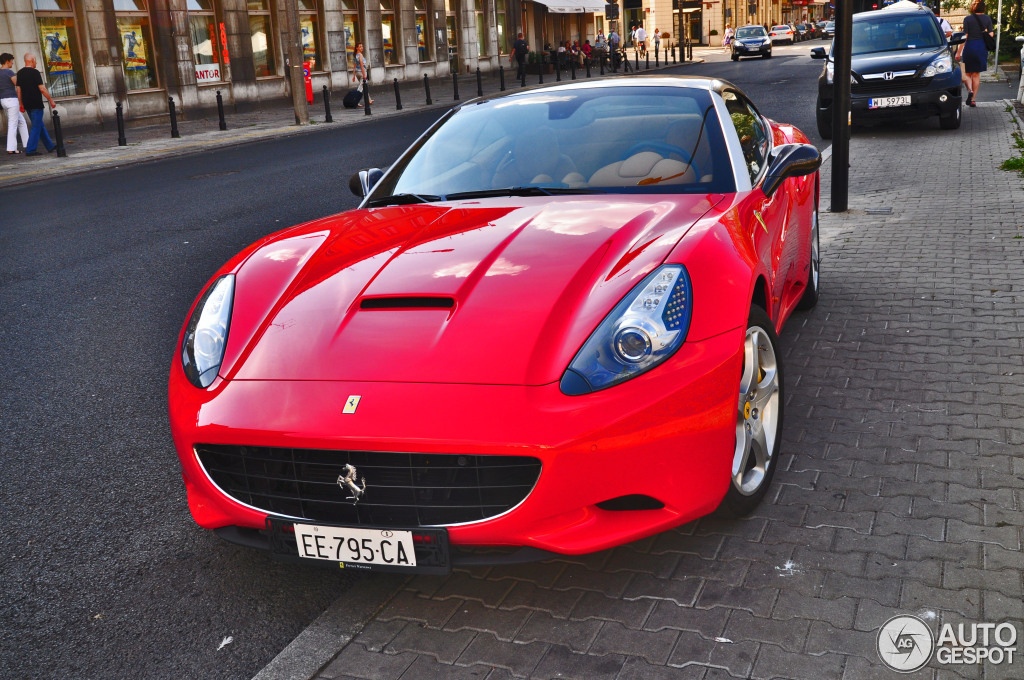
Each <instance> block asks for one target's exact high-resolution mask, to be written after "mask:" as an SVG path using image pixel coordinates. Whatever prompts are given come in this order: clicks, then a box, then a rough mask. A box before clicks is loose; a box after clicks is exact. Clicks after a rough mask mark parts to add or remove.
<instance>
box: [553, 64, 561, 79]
mask: <svg viewBox="0 0 1024 680" xmlns="http://www.w3.org/2000/svg"><path fill="white" fill-rule="evenodd" d="M555 81H556V82H559V83H560V82H562V65H561V64H555Z"/></svg>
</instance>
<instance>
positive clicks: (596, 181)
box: [589, 151, 697, 187]
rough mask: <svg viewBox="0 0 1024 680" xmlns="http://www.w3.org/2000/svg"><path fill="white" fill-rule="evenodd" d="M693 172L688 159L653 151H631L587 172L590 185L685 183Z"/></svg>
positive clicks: (632, 185) (693, 174)
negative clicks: (666, 155) (592, 171)
mask: <svg viewBox="0 0 1024 680" xmlns="http://www.w3.org/2000/svg"><path fill="white" fill-rule="evenodd" d="M696 181H697V175H696V173H694V171H693V169H692V168H691V167H690V164H689V163H684V162H683V161H680V160H676V159H673V158H663V157H662V156H661V155H660V154H656V153H654V152H653V151H641V152H640V153H635V154H633V155H632V156H630V157H629V158H627V159H626V160H624V161H617V162H615V163H611V164H609V165H606V166H604V167H603V168H600V169H599V170H598V171H597V172H595V173H594V174H593V175H591V176H590V182H589V184H590V186H594V187H634V186H650V185H659V184H663V185H671V184H689V183H691V182H696Z"/></svg>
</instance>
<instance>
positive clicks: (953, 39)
mask: <svg viewBox="0 0 1024 680" xmlns="http://www.w3.org/2000/svg"><path fill="white" fill-rule="evenodd" d="M966 41H967V34H966V33H964V32H963V31H957V32H956V33H954V34H953V35H951V36H949V44H950V45H959V44H961V43H964V42H966Z"/></svg>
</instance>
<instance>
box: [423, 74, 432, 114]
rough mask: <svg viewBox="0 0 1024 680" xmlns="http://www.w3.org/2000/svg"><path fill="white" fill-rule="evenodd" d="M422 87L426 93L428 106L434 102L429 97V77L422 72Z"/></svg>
mask: <svg viewBox="0 0 1024 680" xmlns="http://www.w3.org/2000/svg"><path fill="white" fill-rule="evenodd" d="M423 89H424V91H426V93H427V106H430V105H431V104H433V103H434V102H433V101H432V100H431V99H430V78H428V77H427V74H426V73H424V74H423Z"/></svg>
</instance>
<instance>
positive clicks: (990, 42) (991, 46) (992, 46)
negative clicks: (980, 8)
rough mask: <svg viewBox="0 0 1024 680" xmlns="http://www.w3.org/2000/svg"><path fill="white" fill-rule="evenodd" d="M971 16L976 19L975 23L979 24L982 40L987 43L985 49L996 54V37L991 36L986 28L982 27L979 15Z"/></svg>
mask: <svg viewBox="0 0 1024 680" xmlns="http://www.w3.org/2000/svg"><path fill="white" fill-rule="evenodd" d="M971 16H972V17H974V21H975V22H977V24H978V28H980V29H981V40H982V42H984V43H985V49H986V50H988V51H989V52H995V51H996V39H995V37H993V36H991V35H989V32H988V31H986V30H985V27H984V26H982V25H981V19H979V18H978V15H977V14H972V15H971Z"/></svg>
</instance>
